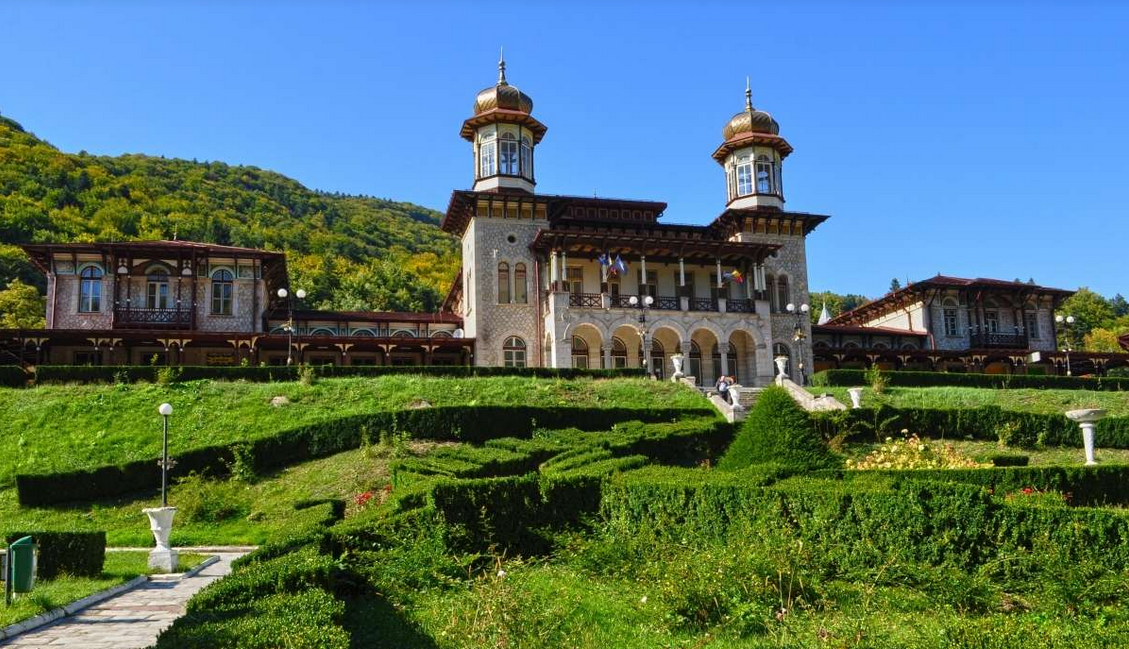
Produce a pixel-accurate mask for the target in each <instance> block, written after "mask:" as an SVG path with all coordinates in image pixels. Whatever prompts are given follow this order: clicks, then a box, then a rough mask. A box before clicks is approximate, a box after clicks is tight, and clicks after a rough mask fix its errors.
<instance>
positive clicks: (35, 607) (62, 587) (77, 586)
mask: <svg viewBox="0 0 1129 649" xmlns="http://www.w3.org/2000/svg"><path fill="white" fill-rule="evenodd" d="M206 558H207V556H206V555H203V554H189V553H184V554H181V555H180V571H181V572H183V571H185V570H188V569H190V568H193V567H195V566H197V565H199V564H200V563H201V562H202V561H204V559H206ZM148 562H149V555H148V553H147V552H107V553H106V563H105V566H104V567H103V569H102V576H101V577H98V578H92V577H67V576H64V577H59V578H58V579H52V580H51V581H41V582H37V583H36V584H35V587H34V588H33V589H32V592H30V593H27V594H26V595H16V596H15V598H14V599H13V601H12V606H10V607H8V608H0V627H5V626H8V625H10V624H15V623H16V622H19V621H21V620H26V619H28V618H29V617H34V616H36V615H39V614H40V613H46V612H47V611H50V610H53V609H56V608H59V607H60V606H66V605H67V604H70V603H71V602H74V601H77V600H80V599H82V598H83V597H86V596H87V595H93V594H94V593H96V592H98V591H100V590H105V589H107V588H112V587H114V586H117V585H118V584H124V583H125V582H127V581H129V580H130V579H133V578H134V577H137V576H138V575H145V574H150V573H151V571H150V570H149V566H148Z"/></svg>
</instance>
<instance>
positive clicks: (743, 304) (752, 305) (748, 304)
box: [725, 300, 757, 313]
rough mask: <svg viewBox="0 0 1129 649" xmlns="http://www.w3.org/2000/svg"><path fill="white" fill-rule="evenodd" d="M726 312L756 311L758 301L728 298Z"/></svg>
mask: <svg viewBox="0 0 1129 649" xmlns="http://www.w3.org/2000/svg"><path fill="white" fill-rule="evenodd" d="M725 312H726V313H756V312H757V303H756V302H754V301H753V300H726V301H725Z"/></svg>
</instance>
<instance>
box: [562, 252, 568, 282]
mask: <svg viewBox="0 0 1129 649" xmlns="http://www.w3.org/2000/svg"><path fill="white" fill-rule="evenodd" d="M567 279H568V253H567V252H565V251H564V250H562V251H561V281H562V282H563V281H565V280H567Z"/></svg>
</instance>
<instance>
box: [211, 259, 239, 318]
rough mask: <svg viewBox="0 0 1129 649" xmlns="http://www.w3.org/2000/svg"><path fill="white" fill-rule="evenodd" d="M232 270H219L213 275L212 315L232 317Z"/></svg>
mask: <svg viewBox="0 0 1129 649" xmlns="http://www.w3.org/2000/svg"><path fill="white" fill-rule="evenodd" d="M233 279H234V277H232V275H231V271H230V270H224V269H221V270H217V271H216V272H214V273H212V314H213V315H231V290H232V280H233Z"/></svg>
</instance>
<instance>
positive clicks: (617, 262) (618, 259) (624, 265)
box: [615, 255, 627, 273]
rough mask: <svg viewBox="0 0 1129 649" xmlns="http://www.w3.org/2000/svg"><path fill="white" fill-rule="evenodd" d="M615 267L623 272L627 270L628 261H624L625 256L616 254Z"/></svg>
mask: <svg viewBox="0 0 1129 649" xmlns="http://www.w3.org/2000/svg"><path fill="white" fill-rule="evenodd" d="M615 267H616V269H617V270H618V271H619V272H621V273H626V272H627V262H625V261H623V257H620V256H619V255H616V256H615Z"/></svg>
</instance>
